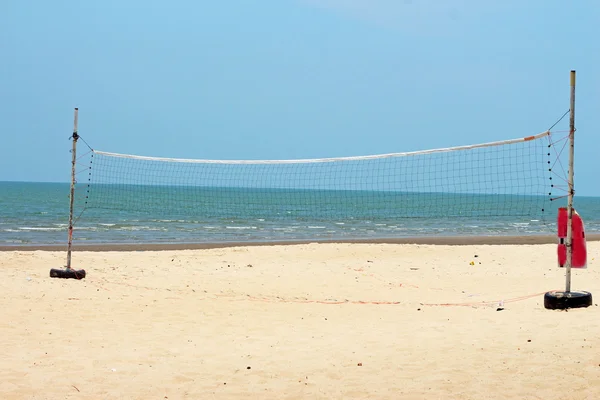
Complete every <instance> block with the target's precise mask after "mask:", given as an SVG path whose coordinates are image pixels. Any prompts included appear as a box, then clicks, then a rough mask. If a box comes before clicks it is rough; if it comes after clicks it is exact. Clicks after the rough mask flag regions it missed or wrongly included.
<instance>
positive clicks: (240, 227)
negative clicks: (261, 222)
mask: <svg viewBox="0 0 600 400" xmlns="http://www.w3.org/2000/svg"><path fill="white" fill-rule="evenodd" d="M225 228H226V229H258V228H257V227H256V226H226V227H225Z"/></svg>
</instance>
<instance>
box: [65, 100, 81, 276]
mask: <svg viewBox="0 0 600 400" xmlns="http://www.w3.org/2000/svg"><path fill="white" fill-rule="evenodd" d="M78 112H79V109H78V108H75V112H74V114H75V115H74V122H73V136H72V139H73V149H72V150H71V195H70V197H69V234H68V235H69V236H68V242H67V243H68V244H67V270H70V269H71V247H72V245H73V203H74V200H75V163H76V162H77V139H79V135H78V134H77V114H78Z"/></svg>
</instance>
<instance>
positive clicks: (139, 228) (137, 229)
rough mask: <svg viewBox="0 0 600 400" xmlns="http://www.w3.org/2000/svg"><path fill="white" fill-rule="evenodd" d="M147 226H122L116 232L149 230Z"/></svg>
mask: <svg viewBox="0 0 600 400" xmlns="http://www.w3.org/2000/svg"><path fill="white" fill-rule="evenodd" d="M149 229H150V227H149V226H123V227H121V228H118V229H117V230H118V231H141V230H149Z"/></svg>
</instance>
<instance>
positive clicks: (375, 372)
mask: <svg viewBox="0 0 600 400" xmlns="http://www.w3.org/2000/svg"><path fill="white" fill-rule="evenodd" d="M588 249H589V269H587V270H574V271H573V289H574V290H575V289H578V290H589V291H591V292H592V293H593V294H594V295H595V296H596V297H598V300H600V279H599V278H600V272H599V270H598V269H599V267H600V258H599V253H600V242H592V243H588ZM475 255H478V257H475ZM64 260H65V253H62V252H60V253H58V252H43V251H31V252H29V251H28V252H23V251H8V252H0V268H1V269H2V272H3V277H4V279H3V280H2V282H1V283H0V299H1V308H0V310H1V311H0V316H1V318H0V332H1V335H0V398H2V399H125V398H126V399H167V398H168V399H184V398H188V399H213V398H215V399H237V398H244V399H355V398H362V399H366V398H369V399H598V398H600V308H599V307H597V306H592V307H590V308H587V309H576V310H569V311H568V312H565V311H549V310H545V309H544V306H543V293H544V292H546V291H548V290H552V289H564V270H562V269H559V268H558V267H557V266H556V246H555V245H534V246H484V245H477V246H427V245H389V244H388V245H386V244H320V245H318V244H311V245H296V246H264V247H237V248H225V249H212V250H188V251H163V252H151V251H148V252H76V253H74V257H73V260H74V265H73V266H74V267H75V268H85V269H86V270H87V273H88V277H87V278H86V279H84V280H82V281H74V280H61V279H51V278H49V277H48V272H49V269H50V268H61V267H62V266H63V265H64ZM471 261H474V262H475V265H470V262H471ZM500 300H503V301H504V310H503V311H496V309H497V306H498V302H499V301H500ZM595 301H596V300H595ZM339 302H342V303H341V304H338V303H339ZM363 303H364V304H363ZM464 303H468V304H470V305H466V306H465V305H457V304H464ZM440 304H446V305H440ZM359 363H362V365H359ZM248 367H250V369H248Z"/></svg>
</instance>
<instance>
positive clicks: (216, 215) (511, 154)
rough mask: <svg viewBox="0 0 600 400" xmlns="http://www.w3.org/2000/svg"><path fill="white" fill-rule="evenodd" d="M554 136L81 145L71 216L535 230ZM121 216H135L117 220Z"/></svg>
mask: <svg viewBox="0 0 600 400" xmlns="http://www.w3.org/2000/svg"><path fill="white" fill-rule="evenodd" d="M553 145H554V143H553V142H552V135H551V134H550V133H549V132H546V133H543V134H540V135H537V136H535V137H529V138H526V139H516V140H509V141H503V142H496V143H487V144H482V145H474V146H462V147H456V148H449V149H436V150H427V151H422V152H411V153H395V154H384V155H377V156H366V157H347V158H329V159H312V160H256V161H254V160H233V161H227V160H182V159H166V158H155V157H140V156H131V155H122V154H114V153H105V152H101V151H92V153H91V154H90V156H91V161H90V164H89V171H88V182H87V190H86V191H85V198H82V199H80V201H79V202H78V207H79V209H80V210H81V213H82V214H81V216H82V218H81V221H80V222H79V225H80V226H85V223H86V222H87V223H88V225H87V227H88V228H89V229H91V227H92V226H96V227H97V226H105V227H115V226H117V228H115V229H118V228H119V227H120V228H122V231H127V230H129V232H130V235H129V236H127V237H126V238H125V237H121V238H120V240H136V238H137V239H140V238H142V240H146V241H195V242H202V241H210V242H215V241H221V240H294V239H306V238H311V239H312V238H317V239H318V238H366V237H397V236H419V235H424V234H425V235H426V234H452V235H454V234H470V233H472V232H473V229H475V228H478V227H481V226H482V225H483V226H486V231H487V232H489V233H492V234H493V233H536V232H537V231H539V229H540V226H542V225H543V224H544V223H545V221H546V220H547V218H546V216H550V217H553V216H554V214H552V212H550V213H549V211H550V208H552V203H551V201H550V200H551V199H552V198H553V197H556V196H555V195H556V193H555V194H554V195H553V193H552V190H553V187H552V184H553V183H552V177H553V174H554V173H553V171H552V167H553V166H555V165H556V163H557V152H556V151H551V147H553ZM80 183H81V182H80ZM84 211H85V213H84ZM131 221H134V222H136V223H137V225H136V224H131V226H128V225H127V224H128V223H130V222H131ZM81 223H83V224H84V225H81ZM94 224H95V225H94ZM169 224H172V225H169ZM520 226H521V227H523V229H525V230H523V229H520V228H519V227H520ZM519 229H520V230H519ZM113 231H114V229H113ZM140 231H143V232H144V234H143V235H142V236H140V235H141V233H140ZM134 232H135V234H134ZM113 233H115V232H113Z"/></svg>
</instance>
